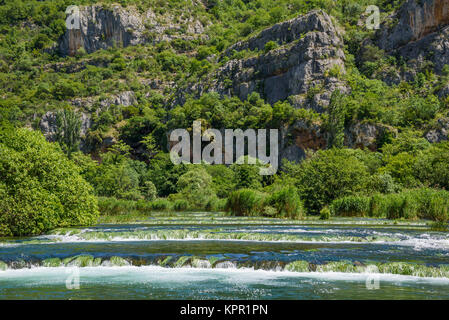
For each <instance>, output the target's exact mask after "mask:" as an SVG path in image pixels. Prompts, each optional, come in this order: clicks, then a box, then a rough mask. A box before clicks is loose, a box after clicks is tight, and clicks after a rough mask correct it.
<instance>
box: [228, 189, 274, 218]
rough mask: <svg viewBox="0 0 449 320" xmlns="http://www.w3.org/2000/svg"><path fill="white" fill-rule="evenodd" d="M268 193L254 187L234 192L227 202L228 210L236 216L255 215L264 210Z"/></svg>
mask: <svg viewBox="0 0 449 320" xmlns="http://www.w3.org/2000/svg"><path fill="white" fill-rule="evenodd" d="M265 198H266V195H265V194H263V193H261V192H259V191H256V190H252V189H240V190H237V191H234V192H232V193H231V194H230V195H229V197H228V200H227V203H226V211H228V212H231V213H232V214H234V215H236V216H255V215H260V214H261V212H263V206H264V202H265Z"/></svg>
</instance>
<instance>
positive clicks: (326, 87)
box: [192, 11, 346, 111]
mask: <svg viewBox="0 0 449 320" xmlns="http://www.w3.org/2000/svg"><path fill="white" fill-rule="evenodd" d="M270 41H274V42H276V43H277V44H278V46H279V47H278V48H276V49H273V50H271V51H269V52H265V45H266V44H267V43H268V42H270ZM242 50H251V51H254V52H255V53H256V54H255V56H253V57H249V58H244V59H233V60H230V61H228V62H227V63H225V64H224V65H223V66H222V67H221V68H220V69H219V70H218V71H217V72H216V74H215V75H213V76H212V78H213V79H214V80H213V81H212V83H209V84H198V85H194V86H193V88H192V89H193V91H194V92H195V91H196V93H197V95H201V94H202V93H204V92H207V91H216V92H219V93H220V94H223V95H236V96H238V97H239V98H240V99H245V98H246V97H247V96H248V95H249V94H250V93H252V92H258V93H260V94H261V96H262V97H264V98H265V99H266V100H267V101H268V102H269V103H272V104H273V103H275V102H277V101H279V100H285V99H287V98H288V97H290V96H300V95H303V96H305V94H306V93H307V92H308V90H309V89H310V88H314V87H316V88H320V89H321V90H320V91H321V92H322V93H323V94H322V95H321V96H318V97H319V99H318V101H315V108H316V109H318V111H322V109H323V106H324V107H325V106H326V104H327V103H328V101H329V99H330V94H331V93H332V91H333V90H334V89H335V88H337V87H338V88H340V89H341V90H342V91H345V90H346V89H345V86H344V85H343V84H342V83H340V82H339V81H338V79H337V77H338V73H343V72H344V71H345V68H344V61H345V55H344V52H343V41H342V39H341V35H340V33H339V32H338V30H337V29H336V27H335V26H334V24H333V23H332V20H331V18H330V17H329V16H328V15H327V14H326V13H325V12H323V11H312V12H310V13H308V14H306V15H303V16H299V17H297V18H294V19H291V20H288V21H285V22H282V23H279V24H276V25H274V26H272V27H270V28H268V29H265V30H263V31H262V32H260V34H259V35H257V36H255V37H253V38H250V39H249V40H246V41H242V42H239V43H237V44H235V45H234V46H232V47H230V48H229V49H228V50H227V52H226V54H227V55H228V56H229V55H231V53H233V52H236V51H237V52H238V51H242ZM331 70H334V73H333V72H331ZM335 73H337V74H335ZM302 98H303V97H297V99H294V100H295V101H297V102H299V104H298V105H296V107H303V106H304V105H302V104H303V103H306V102H309V101H308V100H304V99H302ZM309 100H310V99H309Z"/></svg>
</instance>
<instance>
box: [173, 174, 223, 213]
mask: <svg viewBox="0 0 449 320" xmlns="http://www.w3.org/2000/svg"><path fill="white" fill-rule="evenodd" d="M176 185H177V188H178V192H179V193H180V194H181V195H182V198H183V199H186V200H187V201H189V203H190V204H191V205H192V207H194V208H203V207H204V206H205V205H206V204H207V202H208V200H209V199H210V198H211V197H212V196H215V193H214V191H213V189H212V177H211V176H210V175H209V174H208V173H207V171H206V170H205V169H204V168H203V167H201V166H194V167H193V168H191V169H190V170H189V171H187V172H186V173H184V174H183V175H182V176H180V177H179V180H178V182H177V184H176Z"/></svg>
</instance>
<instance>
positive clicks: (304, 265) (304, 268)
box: [285, 260, 309, 272]
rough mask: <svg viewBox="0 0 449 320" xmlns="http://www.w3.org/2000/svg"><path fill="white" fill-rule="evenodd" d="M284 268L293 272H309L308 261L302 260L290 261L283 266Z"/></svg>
mask: <svg viewBox="0 0 449 320" xmlns="http://www.w3.org/2000/svg"><path fill="white" fill-rule="evenodd" d="M285 270H287V271H293V272H309V263H308V262H307V261H303V260H298V261H294V262H290V263H289V264H287V265H286V266H285Z"/></svg>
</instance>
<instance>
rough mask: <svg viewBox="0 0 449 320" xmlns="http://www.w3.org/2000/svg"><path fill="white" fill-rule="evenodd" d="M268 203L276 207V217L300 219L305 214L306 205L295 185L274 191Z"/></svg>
mask: <svg viewBox="0 0 449 320" xmlns="http://www.w3.org/2000/svg"><path fill="white" fill-rule="evenodd" d="M266 204H268V205H269V206H271V207H273V208H275V209H276V217H282V218H289V219H300V218H303V217H304V216H305V210H304V206H303V204H302V201H301V199H300V198H299V195H298V190H297V189H296V188H295V187H294V186H285V187H282V188H280V189H279V190H275V191H273V193H272V194H271V195H270V196H269V197H268V198H267V200H266Z"/></svg>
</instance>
